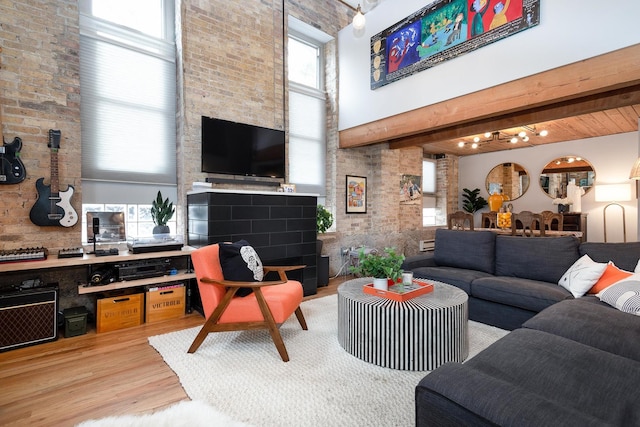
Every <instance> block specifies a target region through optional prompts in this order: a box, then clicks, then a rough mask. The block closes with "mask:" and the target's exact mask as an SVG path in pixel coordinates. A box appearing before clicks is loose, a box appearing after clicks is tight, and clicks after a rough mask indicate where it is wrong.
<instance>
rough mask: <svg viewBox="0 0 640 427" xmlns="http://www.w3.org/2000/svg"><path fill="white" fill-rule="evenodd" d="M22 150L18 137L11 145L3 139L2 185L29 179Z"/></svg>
mask: <svg viewBox="0 0 640 427" xmlns="http://www.w3.org/2000/svg"><path fill="white" fill-rule="evenodd" d="M0 52H2V48H0ZM1 113H2V112H1V111H0V124H2V114H1ZM0 133H1V132H0ZM21 148H22V140H21V139H20V138H18V137H17V136H16V137H15V138H14V139H13V141H12V142H11V143H9V144H7V143H6V142H5V140H4V137H2V145H0V184H18V183H20V182H22V181H24V180H25V178H26V177H27V171H26V170H25V168H24V164H23V163H22V160H21V159H20V149H21Z"/></svg>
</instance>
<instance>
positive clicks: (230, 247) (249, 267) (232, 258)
mask: <svg viewBox="0 0 640 427" xmlns="http://www.w3.org/2000/svg"><path fill="white" fill-rule="evenodd" d="M219 246H220V250H219V254H220V255H219V257H220V266H221V267H222V274H223V276H224V278H225V280H233V281H238V282H261V281H262V279H263V277H264V271H263V268H262V261H260V257H259V256H258V254H257V253H256V251H255V249H253V247H252V246H251V245H250V244H249V242H247V241H246V240H240V241H237V242H235V243H220V245H219ZM250 293H251V288H240V289H238V292H237V293H236V295H239V296H247V295H249V294H250Z"/></svg>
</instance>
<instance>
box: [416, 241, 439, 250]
mask: <svg viewBox="0 0 640 427" xmlns="http://www.w3.org/2000/svg"><path fill="white" fill-rule="evenodd" d="M419 243H420V252H429V251H433V249H434V248H435V246H436V241H435V240H434V239H431V240H420V242H419Z"/></svg>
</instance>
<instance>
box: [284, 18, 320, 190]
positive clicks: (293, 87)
mask: <svg viewBox="0 0 640 427" xmlns="http://www.w3.org/2000/svg"><path fill="white" fill-rule="evenodd" d="M318 33H319V32H318V30H317V29H315V28H313V27H310V26H306V25H305V24H303V23H301V22H300V21H297V20H294V19H293V18H291V17H290V18H289V39H288V44H287V49H288V56H287V71H288V77H289V182H291V183H294V184H296V188H297V190H298V191H303V192H307V193H317V194H319V195H320V199H321V201H322V199H323V197H324V196H325V194H326V190H325V186H326V172H325V168H326V162H325V159H326V152H327V144H326V127H327V126H326V95H325V92H324V78H325V77H324V61H323V55H324V53H323V48H322V46H323V44H324V43H326V42H327V41H328V40H330V38H329V37H328V36H326V34H325V35H322V34H318Z"/></svg>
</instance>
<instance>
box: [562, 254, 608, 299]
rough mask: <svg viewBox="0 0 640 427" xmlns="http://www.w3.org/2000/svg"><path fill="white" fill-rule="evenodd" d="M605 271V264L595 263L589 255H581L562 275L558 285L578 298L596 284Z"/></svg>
mask: <svg viewBox="0 0 640 427" xmlns="http://www.w3.org/2000/svg"><path fill="white" fill-rule="evenodd" d="M606 269H607V264H606V263H604V262H595V261H594V260H592V259H591V258H590V257H589V255H583V256H582V257H581V258H580V259H578V260H577V261H576V262H574V263H573V265H572V266H571V267H569V269H568V270H567V271H566V272H565V273H564V274H563V275H562V277H561V278H560V280H559V281H558V284H559V285H560V286H562V287H563V288H565V289H566V290H568V291H569V292H571V293H572V294H573V296H574V297H575V298H580V297H581V296H583V295H584V294H585V293H587V291H588V290H589V289H591V287H592V286H593V285H595V284H596V282H597V281H598V279H600V277H602V274H603V273H604V271H605V270H606Z"/></svg>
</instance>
